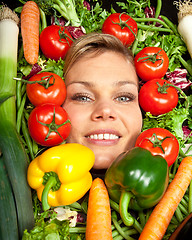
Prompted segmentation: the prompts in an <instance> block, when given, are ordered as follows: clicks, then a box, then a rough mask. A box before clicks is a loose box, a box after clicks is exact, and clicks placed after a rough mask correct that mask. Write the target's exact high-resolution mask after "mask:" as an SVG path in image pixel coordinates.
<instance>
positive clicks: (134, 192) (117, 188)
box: [105, 147, 169, 226]
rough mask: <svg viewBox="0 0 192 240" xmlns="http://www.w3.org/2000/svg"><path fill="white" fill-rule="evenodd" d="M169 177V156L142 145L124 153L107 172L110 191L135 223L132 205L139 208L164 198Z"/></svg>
mask: <svg viewBox="0 0 192 240" xmlns="http://www.w3.org/2000/svg"><path fill="white" fill-rule="evenodd" d="M168 180H169V177H168V165H167V162H166V161H165V159H164V158H162V157H161V156H153V155H152V154H151V153H150V151H148V150H146V149H143V148H140V147H135V148H133V149H132V150H130V151H129V152H126V153H122V154H121V155H120V156H119V157H118V158H117V159H116V160H115V161H114V162H113V163H112V165H111V166H110V167H109V168H108V170H107V172H106V175H105V183H106V186H107V188H108V191H109V195H110V197H111V198H112V200H114V201H116V202H119V211H120V215H121V218H122V220H123V222H124V223H125V225H127V226H131V225H133V224H134V219H133V217H132V216H131V215H130V214H129V213H128V211H127V209H128V207H129V208H131V209H134V210H136V211H139V210H142V209H147V208H150V207H153V206H154V205H155V204H157V203H158V202H159V200H160V199H161V198H162V196H163V194H164V192H165V190H166V188H167V185H168Z"/></svg>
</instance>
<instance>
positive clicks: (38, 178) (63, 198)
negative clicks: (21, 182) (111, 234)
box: [27, 143, 95, 210]
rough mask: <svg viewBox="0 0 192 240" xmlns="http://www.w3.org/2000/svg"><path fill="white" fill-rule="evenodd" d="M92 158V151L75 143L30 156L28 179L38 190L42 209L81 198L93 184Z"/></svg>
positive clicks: (93, 157)
mask: <svg viewBox="0 0 192 240" xmlns="http://www.w3.org/2000/svg"><path fill="white" fill-rule="evenodd" d="M94 161H95V155H94V153H93V152H92V151H91V150H90V149H89V148H87V147H85V146H83V145H81V144H77V143H67V144H62V145H59V146H56V147H52V148H49V149H48V150H46V151H45V152H43V153H42V154H41V155H39V156H38V157H36V158H35V159H34V160H32V161H31V163H30V164H29V167H28V171H27V180H28V183H29V186H30V187H31V188H33V189H35V190H36V191H37V196H38V198H39V200H40V201H41V202H42V206H43V209H44V210H48V209H49V208H50V206H61V205H69V204H71V203H73V202H76V201H78V200H79V199H80V198H82V197H83V196H84V195H85V193H86V192H87V191H88V190H89V189H90V187H91V184H92V176H91V173H90V172H89V170H90V169H91V168H92V167H93V164H94Z"/></svg>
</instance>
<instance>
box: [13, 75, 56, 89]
mask: <svg viewBox="0 0 192 240" xmlns="http://www.w3.org/2000/svg"><path fill="white" fill-rule="evenodd" d="M52 78H53V82H52V83H50V80H51V79H52ZM14 80H16V81H20V82H24V83H27V84H35V83H38V84H40V85H41V86H43V87H44V88H45V89H48V88H49V87H50V86H53V85H54V83H55V78H54V76H53V75H48V76H44V77H42V78H41V80H39V81H29V80H25V79H21V78H14Z"/></svg>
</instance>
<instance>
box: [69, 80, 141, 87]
mask: <svg viewBox="0 0 192 240" xmlns="http://www.w3.org/2000/svg"><path fill="white" fill-rule="evenodd" d="M72 84H82V85H84V86H86V87H93V86H94V84H92V83H90V82H87V81H78V80H77V81H73V82H70V83H69V84H68V86H69V85H72ZM127 84H131V85H135V86H136V87H138V83H135V82H132V81H129V80H125V81H116V82H115V83H114V85H115V86H124V85H127Z"/></svg>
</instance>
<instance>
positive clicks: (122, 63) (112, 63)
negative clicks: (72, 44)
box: [66, 51, 138, 85]
mask: <svg viewBox="0 0 192 240" xmlns="http://www.w3.org/2000/svg"><path fill="white" fill-rule="evenodd" d="M109 78H110V79H111V80H114V81H118V80H121V81H129V82H135V83H136V84H137V85H138V77H137V75H136V71H135V68H134V65H133V64H132V63H131V62H130V61H129V60H128V59H127V58H125V56H123V55H122V54H120V53H116V52H112V51H108V52H104V53H102V54H97V55H94V54H93V53H91V54H87V55H86V56H83V57H82V58H80V59H79V60H78V61H77V62H76V63H75V64H73V66H72V67H71V69H70V70H69V72H68V74H67V76H66V82H67V83H69V81H70V82H71V81H78V80H86V81H93V80H95V81H98V80H100V81H107V80H108V81H109Z"/></svg>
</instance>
